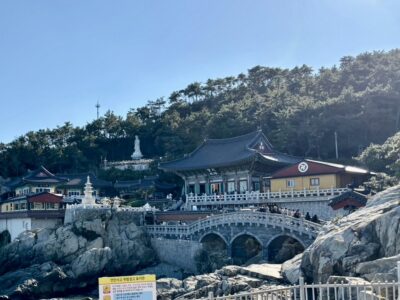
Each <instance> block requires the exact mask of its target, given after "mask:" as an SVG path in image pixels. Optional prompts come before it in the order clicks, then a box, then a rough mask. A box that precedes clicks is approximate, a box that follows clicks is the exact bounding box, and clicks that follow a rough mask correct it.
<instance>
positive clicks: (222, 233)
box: [146, 211, 321, 260]
mask: <svg viewBox="0 0 400 300" xmlns="http://www.w3.org/2000/svg"><path fill="white" fill-rule="evenodd" d="M146 229H147V232H148V233H149V234H150V236H151V237H153V238H164V239H170V240H191V241H197V242H200V243H204V242H206V241H207V240H210V237H213V238H214V239H215V238H216V239H219V240H220V241H222V242H223V244H224V245H225V248H226V249H227V251H228V256H230V257H232V254H234V252H235V247H237V246H238V244H240V241H243V240H244V239H243V237H249V238H251V239H253V241H254V242H255V243H257V244H258V245H257V247H258V248H259V249H260V252H261V255H262V257H263V258H264V259H267V260H270V255H271V251H272V248H271V247H272V246H274V247H275V248H276V247H278V248H279V247H282V245H283V242H284V241H285V240H286V239H287V238H290V239H292V240H294V241H296V242H298V243H299V244H300V245H301V247H302V248H303V249H305V248H307V247H308V246H309V245H310V244H311V243H312V242H313V241H314V239H315V238H316V236H317V235H318V232H319V231H320V230H321V225H319V224H316V223H313V222H310V221H306V220H304V219H302V218H294V217H291V216H288V215H284V214H274V213H266V212H255V211H238V212H232V213H224V214H218V215H213V216H209V217H207V218H204V219H201V220H198V221H195V222H192V223H189V224H176V225H147V226H146ZM279 244H281V245H279Z"/></svg>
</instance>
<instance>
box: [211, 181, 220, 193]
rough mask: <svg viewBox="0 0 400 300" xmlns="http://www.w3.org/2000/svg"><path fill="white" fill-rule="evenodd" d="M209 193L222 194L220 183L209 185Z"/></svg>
mask: <svg viewBox="0 0 400 300" xmlns="http://www.w3.org/2000/svg"><path fill="white" fill-rule="evenodd" d="M210 187H211V193H212V194H220V193H221V192H222V188H221V183H211V185H210Z"/></svg>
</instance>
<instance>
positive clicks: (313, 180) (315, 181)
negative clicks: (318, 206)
mask: <svg viewBox="0 0 400 300" xmlns="http://www.w3.org/2000/svg"><path fill="white" fill-rule="evenodd" d="M310 185H311V186H319V178H310Z"/></svg>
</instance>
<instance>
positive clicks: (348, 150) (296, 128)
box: [0, 49, 400, 177]
mask: <svg viewBox="0 0 400 300" xmlns="http://www.w3.org/2000/svg"><path fill="white" fill-rule="evenodd" d="M399 99H400V50H398V49H396V50H392V51H389V52H373V53H362V54H360V55H358V56H356V57H350V56H346V57H343V58H342V59H341V60H340V63H339V64H338V65H337V66H333V67H330V68H321V69H320V70H317V71H315V70H312V69H311V68H310V67H308V66H306V65H303V66H300V67H295V68H293V69H282V68H269V67H263V66H256V67H254V68H252V69H249V70H248V71H247V73H243V74H239V75H237V76H231V77H226V78H217V79H209V80H208V81H207V82H205V83H198V82H194V83H192V84H190V85H188V86H187V87H186V88H184V89H182V90H180V91H174V92H172V93H171V95H170V96H169V97H162V98H159V99H157V100H155V101H150V102H149V103H148V104H147V105H146V106H143V107H139V108H136V109H131V110H130V111H129V112H128V113H127V114H126V116H123V117H122V116H117V115H115V114H114V113H112V112H107V113H106V114H105V115H104V116H102V117H101V118H99V119H98V120H94V121H92V122H90V123H88V124H87V125H85V126H83V127H74V126H73V125H72V124H70V123H66V124H64V125H63V126H60V127H57V128H55V129H45V130H40V131H37V132H28V133H27V134H25V135H24V136H21V137H19V138H17V139H16V140H14V141H12V142H11V143H9V144H0V176H2V177H12V176H18V175H21V174H24V173H25V172H26V170H27V169H34V168H36V167H38V166H39V165H45V166H47V167H48V168H49V169H50V170H51V171H53V172H77V171H83V170H85V171H86V170H88V169H91V170H96V169H97V168H98V166H99V164H100V162H101V159H102V158H104V157H107V159H108V160H120V159H126V158H128V157H129V155H130V154H131V152H132V150H133V142H134V136H135V135H139V136H140V137H141V140H142V150H143V152H144V154H145V155H146V156H147V157H153V158H159V157H166V158H174V157H179V156H181V155H182V154H183V153H187V152H189V151H191V150H193V149H194V148H195V147H196V146H197V145H198V144H199V143H200V142H201V141H202V140H203V139H204V138H221V137H230V136H235V135H239V134H243V133H247V132H249V131H252V130H255V129H256V128H258V127H261V128H262V129H263V131H264V132H265V133H266V134H267V136H268V138H269V139H270V140H271V142H272V144H273V145H274V146H275V147H276V148H277V149H278V150H281V151H284V152H286V153H289V154H293V155H298V156H306V157H314V158H321V159H324V160H330V159H333V158H334V156H335V148H334V132H335V131H336V132H337V135H338V142H339V156H340V160H342V161H343V162H347V161H350V160H351V159H352V157H354V156H357V155H358V154H360V153H361V151H362V150H363V149H365V148H366V147H368V146H369V145H370V144H371V143H376V144H382V143H383V142H384V141H385V140H386V139H387V138H388V137H389V136H392V135H394V134H395V133H396V132H397V131H398V130H399V128H400V100H399ZM132 105H134V103H132Z"/></svg>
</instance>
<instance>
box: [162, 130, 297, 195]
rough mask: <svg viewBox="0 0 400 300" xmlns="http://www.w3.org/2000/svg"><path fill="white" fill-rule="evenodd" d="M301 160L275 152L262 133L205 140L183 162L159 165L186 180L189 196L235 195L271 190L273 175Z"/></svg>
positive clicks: (180, 160) (176, 161)
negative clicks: (271, 177)
mask: <svg viewBox="0 0 400 300" xmlns="http://www.w3.org/2000/svg"><path fill="white" fill-rule="evenodd" d="M300 160H301V159H299V158H297V157H293V156H290V155H286V154H283V153H280V152H278V151H276V150H275V149H274V148H273V147H272V145H271V143H270V142H269V141H268V139H267V137H266V136H265V135H264V134H263V133H262V131H260V130H259V131H255V132H252V133H249V134H245V135H242V136H238V137H233V138H227V139H208V140H205V141H204V142H203V143H202V144H201V145H200V146H199V147H198V148H197V149H195V150H194V151H193V152H192V153H190V154H188V155H187V156H185V157H184V158H182V159H178V160H175V161H171V162H165V163H161V164H160V169H162V170H164V171H167V172H174V173H175V174H177V175H179V176H181V177H182V178H183V179H184V181H185V192H186V194H195V195H204V194H207V195H210V194H217V195H219V194H224V193H226V194H233V193H235V192H237V193H245V192H251V191H260V192H263V191H267V190H269V189H270V176H271V174H272V173H273V172H275V171H277V170H279V169H281V168H283V167H286V166H289V165H292V164H294V163H297V162H299V161H300Z"/></svg>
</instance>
